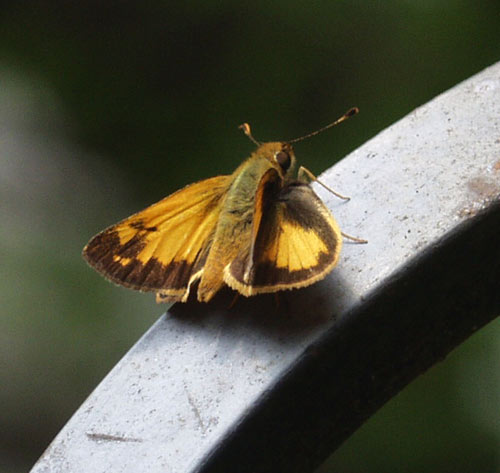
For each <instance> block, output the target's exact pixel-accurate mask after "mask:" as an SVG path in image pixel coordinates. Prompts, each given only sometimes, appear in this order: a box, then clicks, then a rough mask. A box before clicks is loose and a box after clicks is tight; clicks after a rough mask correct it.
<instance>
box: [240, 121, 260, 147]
mask: <svg viewBox="0 0 500 473" xmlns="http://www.w3.org/2000/svg"><path fill="white" fill-rule="evenodd" d="M238 128H239V129H240V130H243V133H245V135H247V136H248V137H249V138H250V139H251V140H252V141H253V142H254V143H255V144H256V145H257V146H260V145H261V144H262V143H259V142H258V141H257V140H256V139H255V138H254V137H253V136H252V131H251V130H250V125H249V124H248V123H242V124H241V125H240V126H239V127H238Z"/></svg>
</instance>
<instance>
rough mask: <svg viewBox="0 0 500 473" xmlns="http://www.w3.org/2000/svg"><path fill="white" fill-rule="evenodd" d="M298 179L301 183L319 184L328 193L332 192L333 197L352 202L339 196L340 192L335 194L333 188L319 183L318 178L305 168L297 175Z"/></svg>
mask: <svg viewBox="0 0 500 473" xmlns="http://www.w3.org/2000/svg"><path fill="white" fill-rule="evenodd" d="M297 178H298V179H299V181H301V182H307V183H309V182H317V183H318V184H319V185H320V186H323V187H324V188H325V189H326V190H327V191H328V192H331V193H332V194H333V195H335V196H337V197H338V198H339V199H343V200H351V198H350V197H347V196H345V195H342V194H339V193H338V192H335V191H334V190H333V189H332V188H331V187H328V186H327V185H326V184H323V183H322V182H321V181H318V178H317V177H316V176H315V175H314V174H313V173H312V172H311V171H309V169H307V168H305V167H304V166H300V168H299V172H298V174H297Z"/></svg>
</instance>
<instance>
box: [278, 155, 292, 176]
mask: <svg viewBox="0 0 500 473" xmlns="http://www.w3.org/2000/svg"><path fill="white" fill-rule="evenodd" d="M274 159H276V162H277V163H278V164H279V165H280V167H281V169H283V171H285V172H286V171H287V170H288V168H289V167H290V164H292V158H290V155H289V154H288V153H287V152H286V151H280V152H279V153H276V155H275V156H274Z"/></svg>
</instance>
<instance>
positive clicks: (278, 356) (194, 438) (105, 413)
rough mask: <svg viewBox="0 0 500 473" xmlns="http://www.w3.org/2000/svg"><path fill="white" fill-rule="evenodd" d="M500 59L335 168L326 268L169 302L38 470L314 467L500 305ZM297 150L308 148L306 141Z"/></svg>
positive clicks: (327, 176)
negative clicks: (287, 285) (263, 288)
mask: <svg viewBox="0 0 500 473" xmlns="http://www.w3.org/2000/svg"><path fill="white" fill-rule="evenodd" d="M499 117H500V63H498V64H496V65H494V66H492V67H490V68H488V69H486V70H484V71H483V72H481V73H480V74H478V75H476V76H474V77H472V78H471V79H469V80H467V81H465V82H464V83H462V84H459V85H458V86H456V87H454V88H453V89H451V90H449V91H448V92H446V93H444V94H442V95H441V96H439V97H437V98H436V99H434V100H432V101H431V102H430V103H428V104H426V105H424V106H423V107H421V108H419V109H417V110H415V111H414V112H412V113H410V114H409V115H408V116H406V117H405V118H403V119H402V120H400V121H399V122H397V123H396V124H394V125H393V126H391V127H390V128H388V129H386V130H385V131H383V132H382V133H380V134H379V135H377V136H376V137H375V138H373V139H372V140H370V141H369V142H367V143H366V144H365V145H363V146H362V147H360V148H359V149H358V150H356V151H355V152H353V153H352V154H351V155H349V156H348V157H347V158H345V159H344V160H343V161H341V162H340V163H338V164H337V165H335V166H334V167H333V168H331V169H329V170H328V171H327V172H326V173H324V175H323V176H321V179H322V180H323V181H324V182H326V183H327V184H328V185H330V186H332V187H333V188H335V189H338V190H339V191H341V192H345V193H347V194H348V195H349V196H350V197H351V201H350V202H346V203H343V202H339V201H338V200H337V199H335V198H334V197H333V196H330V195H329V194H328V193H327V192H326V191H325V192H322V190H321V189H320V188H317V190H318V194H320V195H321V196H322V198H324V200H325V202H327V204H328V205H329V206H330V208H331V209H332V211H333V212H334V214H335V216H336V217H337V219H338V221H339V222H340V224H341V227H342V228H343V229H344V230H345V231H346V232H348V233H350V234H355V235H357V236H361V237H365V238H367V239H368V240H369V243H368V244H367V245H355V244H351V243H348V242H346V244H345V245H344V249H343V253H342V257H341V261H340V264H339V267H338V268H337V269H336V270H334V272H333V273H332V274H331V275H330V276H329V277H328V278H327V279H326V280H325V281H323V282H321V283H319V284H316V285H314V286H312V287H310V288H307V289H304V290H300V291H292V292H289V293H285V294H284V295H283V296H282V297H281V299H280V305H279V306H278V307H276V305H275V301H274V298H273V297H272V296H262V297H255V298H250V299H244V298H240V300H239V301H238V302H237V304H236V306H235V307H234V308H232V309H231V310H228V309H227V307H228V306H229V302H230V300H231V294H229V293H226V294H222V295H221V296H220V297H218V298H216V300H215V301H214V303H213V304H209V305H200V304H193V303H188V304H186V305H176V306H173V307H172V308H171V309H170V310H169V312H168V313H167V314H166V315H165V316H163V317H162V318H161V319H160V320H159V321H158V322H157V323H156V324H155V325H154V326H153V327H152V328H151V329H150V330H149V331H148V332H147V333H146V334H145V335H144V336H143V337H142V338H141V340H139V341H138V342H137V344H136V345H135V346H134V347H133V348H132V349H131V350H130V351H129V353H127V355H126V356H125V357H124V358H123V359H122V360H121V361H120V362H119V363H118V364H117V365H116V366H115V368H114V369H113V370H112V371H111V372H110V373H109V375H108V376H107V377H106V378H105V379H104V380H103V381H102V383H101V384H100V385H99V386H98V387H97V388H96V390H95V391H94V392H93V393H92V394H91V395H90V396H89V398H88V399H87V400H86V401H85V403H84V404H83V405H82V406H81V408H80V409H79V410H78V411H77V412H76V413H75V415H74V416H73V418H72V419H71V420H70V421H69V422H68V424H67V425H66V426H65V427H64V428H63V430H62V431H61V432H60V433H59V434H58V436H57V437H56V439H55V440H54V441H53V443H52V444H51V445H50V446H49V448H48V449H47V451H46V452H45V453H44V455H43V456H42V457H41V459H40V460H39V461H38V463H37V464H36V465H35V466H34V468H33V470H32V472H36V473H41V472H48V471H54V472H55V471H71V472H73V473H77V472H85V473H92V472H103V471H106V472H130V471H147V472H148V473H155V472H162V473H163V472H166V471H175V472H182V473H184V472H195V471H196V472H200V473H201V472H203V473H208V472H223V471H229V472H235V471H237V472H252V473H259V472H268V471H287V472H299V471H310V470H312V469H313V468H314V467H315V466H317V465H318V464H319V463H320V462H321V461H322V460H323V459H324V458H325V457H326V456H327V455H329V454H330V453H331V452H332V451H333V450H334V449H335V448H336V447H337V446H338V445H339V444H340V443H341V442H342V441H343V440H345V439H346V438H347V437H348V436H349V435H350V434H351V433H352V432H353V431H354V430H355V429H356V428H357V427H358V426H359V425H361V423H362V422H363V421H364V420H366V419H367V418H368V417H369V416H370V415H372V414H373V413H374V412H375V411H376V410H377V409H378V408H379V407H380V406H381V405H383V404H384V403H385V402H386V401H387V400H388V399H390V398H391V397H392V396H394V395H395V394H396V393H397V392H398V391H400V390H401V389H402V388H403V387H404V386H405V385H406V384H408V383H409V382H410V381H411V380H412V379H414V378H415V377H416V376H418V375H419V374H420V373H422V372H423V371H425V370H426V369H427V368H429V367H430V366H431V365H433V364H434V363H436V362H437V361H439V360H441V359H442V358H443V357H445V356H446V354H447V353H448V352H449V351H451V350H452V349H453V348H454V347H455V346H457V345H458V344H459V343H461V342H462V341H463V340H465V339H466V338H467V337H468V336H469V335H471V334H472V333H473V332H474V331H475V330H477V329H478V328H480V327H481V326H483V325H484V324H486V323H487V322H488V321H489V320H491V319H493V318H494V317H495V316H496V315H498V314H499V313H500V291H499V290H498V289H499V281H500V245H499V244H498V231H499V227H500V223H499V222H500V204H499V200H498V196H499V195H500V131H499V130H500V126H499V125H500V118H499ZM299 155H300V153H299Z"/></svg>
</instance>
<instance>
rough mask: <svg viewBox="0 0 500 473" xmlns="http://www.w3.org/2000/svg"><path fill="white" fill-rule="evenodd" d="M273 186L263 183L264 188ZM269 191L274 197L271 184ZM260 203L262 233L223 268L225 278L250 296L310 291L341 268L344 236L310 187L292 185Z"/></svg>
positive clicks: (264, 196) (259, 201) (262, 198)
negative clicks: (292, 290) (302, 289)
mask: <svg viewBox="0 0 500 473" xmlns="http://www.w3.org/2000/svg"><path fill="white" fill-rule="evenodd" d="M269 183H271V184H272V176H271V179H268V180H267V182H266V180H263V186H266V185H268V184H269ZM270 189H271V191H270V193H271V194H272V193H273V190H272V185H271V186H270ZM270 193H267V195H266V191H265V188H264V190H261V193H260V195H261V198H260V199H257V200H256V205H257V206H259V209H258V210H257V211H256V215H259V218H258V224H259V227H258V231H257V232H256V239H255V241H254V243H253V245H252V248H251V250H250V251H244V252H242V253H241V254H240V255H238V257H237V258H235V259H234V261H233V262H232V263H231V264H230V265H228V266H227V267H226V268H225V270H224V280H225V282H226V284H228V285H229V286H230V287H232V288H233V289H236V290H237V291H238V292H240V293H241V294H243V295H245V296H251V295H254V294H259V293H266V292H276V291H279V290H283V289H292V288H299V287H305V286H308V285H310V284H313V283H314V282H316V281H319V280H321V279H323V278H324V277H325V276H326V275H327V274H328V273H329V272H330V271H331V270H332V269H333V268H334V267H335V265H336V264H337V262H338V258H339V254H340V249H341V247H342V236H341V233H340V229H339V227H338V225H337V223H336V222H335V220H334V218H333V216H332V215H331V213H330V211H329V210H328V208H327V207H326V206H325V204H323V202H322V201H321V200H320V198H319V197H318V196H317V195H316V194H315V193H314V191H313V190H312V188H311V187H310V186H309V185H308V184H305V183H301V182H293V183H291V184H288V185H287V186H285V187H284V188H283V189H281V190H280V191H279V192H277V193H276V192H274V195H269V194H270Z"/></svg>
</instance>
